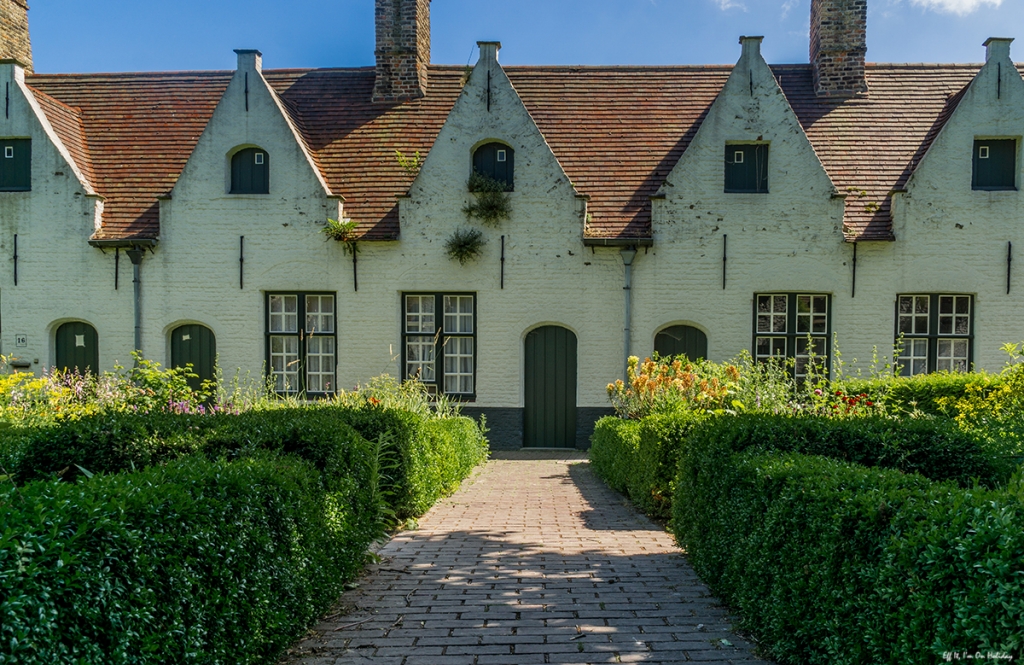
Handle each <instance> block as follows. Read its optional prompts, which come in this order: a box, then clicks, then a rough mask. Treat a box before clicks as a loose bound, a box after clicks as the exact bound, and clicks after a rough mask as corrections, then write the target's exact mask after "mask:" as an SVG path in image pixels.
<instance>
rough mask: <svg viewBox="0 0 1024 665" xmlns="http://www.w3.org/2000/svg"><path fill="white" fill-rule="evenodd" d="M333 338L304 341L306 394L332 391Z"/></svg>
mask: <svg viewBox="0 0 1024 665" xmlns="http://www.w3.org/2000/svg"><path fill="white" fill-rule="evenodd" d="M334 358H335V355H334V337H326V336H325V337H309V338H308V339H307V340H306V392H310V393H329V392H333V391H334V365H335V359H334Z"/></svg>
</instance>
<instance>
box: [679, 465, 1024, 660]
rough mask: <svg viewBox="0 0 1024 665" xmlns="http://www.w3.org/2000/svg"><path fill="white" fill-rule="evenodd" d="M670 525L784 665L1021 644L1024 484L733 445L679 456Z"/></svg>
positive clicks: (1016, 648) (1015, 648)
mask: <svg viewBox="0 0 1024 665" xmlns="http://www.w3.org/2000/svg"><path fill="white" fill-rule="evenodd" d="M673 513H674V515H673V529H674V532H675V535H676V537H677V539H678V540H679V542H680V544H681V545H683V546H684V547H685V548H686V549H687V553H688V557H689V560H690V562H691V563H692V564H693V566H694V568H695V569H696V570H697V572H698V573H699V574H700V576H701V578H702V579H703V580H704V581H705V582H706V583H708V585H709V586H710V587H711V588H712V590H713V591H714V592H715V593H716V594H718V595H719V596H720V597H721V598H722V600H724V601H725V602H726V603H727V604H729V605H731V606H733V607H735V608H736V609H738V610H739V611H740V613H741V615H742V617H743V619H742V625H743V627H744V628H745V629H747V630H749V631H751V633H752V634H754V635H755V636H756V637H757V639H758V641H759V642H760V643H761V644H762V646H763V648H764V649H765V650H766V652H767V654H768V655H770V656H771V657H772V658H774V659H776V660H777V661H778V662H780V663H794V664H795V663H814V664H816V663H829V664H830V665H832V664H839V665H844V664H853V663H858V664H862V663H863V664H869V663H870V664H874V663H893V664H896V663H932V662H939V661H940V660H941V654H943V652H956V651H959V652H964V651H967V652H970V653H972V654H973V653H975V652H976V651H981V652H982V653H991V654H995V653H998V652H1006V653H1008V654H1011V655H1013V656H1014V657H1020V655H1021V651H1022V649H1024V637H1022V636H1024V633H1022V631H1021V630H1020V626H1022V625H1024V584H1022V583H1021V574H1022V568H1021V561H1024V487H1022V483H1021V480H1020V477H1017V478H1016V480H1015V481H1014V482H1013V483H1011V485H1010V486H1009V488H1005V489H1001V490H985V489H982V488H973V489H962V488H959V487H957V486H956V485H954V484H952V483H935V482H931V481H928V480H927V479H925V478H923V477H921V476H919V475H916V474H912V475H906V474H903V473H900V472H898V471H894V470H887V469H877V468H875V469H872V468H865V467H862V466H859V465H855V464H849V463H844V462H840V461H837V460H834V459H827V458H823V457H815V456H805V455H800V454H795V453H784V454H765V453H764V452H762V451H760V450H756V449H751V450H747V451H745V452H743V453H741V454H731V453H730V452H729V451H728V449H727V448H726V447H724V446H719V447H712V448H705V449H703V450H700V451H696V452H694V451H691V453H690V454H687V455H685V456H683V458H682V460H681V464H680V475H679V478H678V480H677V485H676V501H675V502H674V505H673Z"/></svg>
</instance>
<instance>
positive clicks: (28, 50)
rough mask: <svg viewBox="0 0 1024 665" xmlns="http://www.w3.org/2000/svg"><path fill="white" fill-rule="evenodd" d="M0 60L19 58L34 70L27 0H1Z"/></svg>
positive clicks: (27, 69)
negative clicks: (29, 36)
mask: <svg viewBox="0 0 1024 665" xmlns="http://www.w3.org/2000/svg"><path fill="white" fill-rule="evenodd" d="M0 60H17V61H18V62H20V63H21V64H22V65H23V66H24V67H25V69H26V71H28V72H31V71H32V42H31V41H30V40H29V38H28V2H27V1H26V0H0Z"/></svg>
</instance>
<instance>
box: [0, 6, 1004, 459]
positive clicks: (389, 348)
mask: <svg viewBox="0 0 1024 665" xmlns="http://www.w3.org/2000/svg"><path fill="white" fill-rule="evenodd" d="M0 4H2V5H3V9H4V11H3V12H0V19H2V21H3V22H4V24H3V26H2V27H3V30H2V31H0V35H2V37H0V57H2V58H9V59H7V60H0V90H2V92H3V94H4V95H5V98H4V114H3V115H2V116H0V150H2V151H3V154H0V249H2V252H3V256H4V258H3V261H0V266H2V265H4V264H6V266H7V267H6V268H4V269H3V270H2V271H0V346H2V352H3V353H4V354H5V355H9V356H14V357H15V361H14V364H15V366H17V367H19V368H20V369H23V370H30V371H34V372H37V373H38V372H42V371H45V370H46V368H48V367H51V366H63V365H70V366H75V365H77V366H88V367H89V368H90V369H93V370H100V371H101V370H107V369H110V368H111V367H112V366H113V365H114V364H115V363H121V364H125V363H127V362H130V353H131V351H132V350H133V349H135V348H139V349H141V350H142V352H143V353H144V354H145V355H146V356H147V357H150V358H153V359H156V360H158V361H161V362H164V363H172V364H173V363H181V362H184V361H191V362H193V363H195V364H196V365H197V366H199V367H200V369H202V370H203V372H209V370H210V366H211V364H212V362H213V358H214V357H216V358H218V359H219V364H220V366H221V368H222V369H223V371H224V373H225V375H226V376H228V377H231V376H233V375H234V374H235V372H236V371H240V372H242V373H243V374H245V373H249V375H250V376H256V377H259V376H262V375H263V374H264V373H265V372H273V373H274V374H275V378H276V380H277V385H278V386H279V388H281V389H282V390H288V391H305V392H307V393H309V394H318V393H323V392H331V391H333V390H334V389H335V386H343V387H349V386H352V385H355V384H356V383H359V382H363V381H365V380H367V379H368V378H369V377H371V376H374V375H377V374H380V373H382V372H389V373H391V374H394V375H397V376H407V375H411V374H414V373H418V375H419V376H421V378H424V379H425V380H428V381H430V382H432V383H433V384H434V385H435V386H436V389H437V390H438V391H442V392H447V393H449V394H452V395H453V396H455V397H457V398H460V399H463V400H465V401H466V410H467V412H470V413H474V414H475V413H480V412H485V413H487V415H488V420H489V423H490V425H491V427H492V428H493V432H492V440H493V441H494V443H495V444H496V445H499V446H512V447H517V446H519V445H522V444H523V443H524V440H525V443H526V444H527V445H581V446H582V445H585V443H586V439H587V436H588V434H589V430H590V426H591V424H592V422H593V420H594V419H595V418H596V417H597V416H598V415H599V414H601V413H604V412H605V411H606V410H607V404H608V403H607V398H606V396H605V385H606V384H607V383H608V382H609V381H611V380H614V379H615V378H617V377H619V376H621V374H622V368H623V362H624V357H625V355H627V354H628V353H632V354H635V355H641V356H643V355H647V354H650V353H652V352H653V351H654V350H655V348H656V347H657V348H658V349H659V350H661V351H663V352H664V351H681V350H682V351H687V352H689V353H691V354H693V355H706V356H707V357H709V358H712V359H715V360H724V359H727V358H730V357H732V356H734V355H736V354H737V353H739V352H740V351H741V350H743V349H750V350H751V351H752V352H754V353H755V354H758V355H766V354H779V353H781V354H784V355H787V356H790V357H795V358H796V360H797V367H798V368H800V367H801V358H800V357H801V356H803V355H806V353H807V347H808V345H810V346H811V347H813V348H814V349H815V350H816V351H817V352H818V353H822V354H825V355H828V354H829V353H830V352H831V344H830V342H829V340H830V338H832V337H833V336H834V338H835V339H836V340H838V343H839V345H840V348H841V350H842V353H843V360H844V362H846V363H847V364H848V366H849V365H850V364H854V363H853V360H854V359H857V362H856V363H855V364H854V365H855V367H860V368H862V369H865V370H866V369H867V361H869V360H870V358H871V356H872V352H873V349H877V350H878V354H879V355H881V356H891V354H892V349H893V346H894V344H896V343H897V341H899V339H900V337H901V332H902V344H903V348H904V357H903V359H902V360H901V362H902V364H903V365H904V368H905V371H906V372H911V371H913V372H921V371H935V370H937V369H944V368H954V369H956V368H963V367H967V366H970V365H973V366H975V367H978V368H985V369H988V370H998V369H999V367H1000V366H1001V365H1002V363H1003V357H1002V355H1001V352H1000V351H999V347H1000V346H1001V345H1002V344H1003V343H1004V342H1008V341H1020V340H1021V339H1024V281H1022V280H1024V277H1022V276H1019V271H1018V270H1016V269H1015V268H1014V264H1013V262H1012V247H1013V245H1017V247H1024V204H1022V200H1021V193H1020V185H1021V171H1022V167H1021V163H1022V159H1021V143H1022V136H1024V81H1022V79H1021V75H1020V71H1019V69H1020V68H1019V67H1018V66H1017V65H1015V64H1014V63H1013V62H1012V61H1011V60H1010V54H1009V44H1010V40H1009V39H992V40H989V41H988V42H987V44H986V46H987V50H986V62H985V63H984V64H983V65H884V64H870V63H869V64H867V65H865V63H864V29H865V25H864V22H865V16H866V9H865V6H864V2H863V0H814V2H813V3H812V4H813V8H812V30H811V34H812V47H811V64H807V65H777V66H769V65H768V64H767V63H765V61H764V60H763V59H762V57H761V55H760V50H759V47H760V38H758V37H744V38H741V40H740V41H741V44H742V48H741V52H740V55H739V60H738V62H737V64H736V65H735V66H715V67H707V66H702V67H687V66H679V67H510V68H502V67H501V65H499V64H498V49H499V46H500V45H498V44H496V43H481V45H480V59H479V60H478V62H477V64H476V66H475V67H474V68H473V69H472V70H471V71H468V70H465V69H463V68H460V67H448V66H437V65H431V64H430V61H429V59H430V55H429V53H430V43H429V39H430V37H429V6H430V5H429V0H377V22H378V25H377V33H378V49H377V60H378V64H377V67H376V68H362V69H327V70H275V71H271V70H263V69H262V63H261V56H260V54H259V52H257V51H239V52H238V69H237V70H236V71H234V72H189V73H157V74H146V73H139V74H134V73H132V74H110V75H99V74H91V75H39V74H33V73H31V62H30V59H31V51H30V49H29V48H28V35H27V27H25V26H27V21H25V20H24V16H25V13H26V12H27V9H26V8H25V7H24V4H23V3H22V2H20V0H0ZM837 17H838V19H837ZM26 60H28V62H26ZM417 153H418V154H419V155H420V157H421V159H420V160H419V161H417V160H416V157H415V156H416V155H417ZM474 168H476V169H477V170H482V171H485V172H487V173H489V174H490V175H492V176H494V177H495V178H498V179H499V180H502V181H504V182H507V183H508V185H509V186H510V189H511V190H512V191H510V192H508V198H509V201H510V204H511V214H510V216H509V217H508V218H507V219H502V220H499V221H498V222H497V224H493V225H488V224H484V223H482V222H481V221H480V220H479V219H470V218H467V216H466V215H465V214H464V212H463V208H464V207H465V206H466V205H467V204H468V203H471V202H473V201H475V200H476V199H477V195H476V194H473V193H471V192H470V191H469V188H468V184H467V183H468V180H469V177H470V175H471V173H472V172H473V170H474ZM328 218H332V219H349V220H352V221H353V222H355V223H356V230H355V236H354V237H355V238H356V240H357V245H358V250H359V251H358V252H357V253H356V254H355V257H354V258H353V256H352V255H351V254H348V253H346V252H345V251H344V250H345V247H344V246H343V244H342V243H337V242H334V241H330V240H327V239H326V237H325V236H324V235H323V234H322V233H321V230H322V229H323V228H324V225H325V223H326V221H327V219H328ZM458 229H477V230H478V231H480V232H481V233H482V234H483V238H484V240H485V241H486V243H485V244H484V245H483V246H482V248H481V250H480V253H479V255H478V256H477V257H476V258H475V259H472V260H470V261H468V262H467V263H466V264H465V265H460V264H459V263H458V262H456V261H453V260H452V259H450V258H449V256H448V254H447V253H446V250H445V243H446V241H447V240H448V239H449V238H450V237H451V236H452V234H453V233H454V232H455V231H456V230H458ZM133 262H134V263H133ZM627 262H628V263H630V264H631V265H630V267H628V268H627V267H626V265H625V264H626V263H627ZM627 285H629V286H630V287H631V288H624V287H626V286H627ZM357 287H358V288H357ZM446 310H447V316H445V312H446ZM808 336H810V340H809V339H808ZM201 373H202V372H201Z"/></svg>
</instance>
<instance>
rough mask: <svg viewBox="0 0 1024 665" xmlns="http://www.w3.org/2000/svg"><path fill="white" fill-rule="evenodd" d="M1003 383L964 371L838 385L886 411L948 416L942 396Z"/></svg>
mask: <svg viewBox="0 0 1024 665" xmlns="http://www.w3.org/2000/svg"><path fill="white" fill-rule="evenodd" d="M1001 383H1002V379H1001V378H1000V376H999V375H994V374H984V373H970V374H968V373H963V372H936V373H934V374H919V375H917V376H913V377H884V378H874V379H843V380H842V381H840V382H837V384H836V388H839V389H842V390H844V391H845V392H847V393H849V394H854V395H858V394H860V393H866V394H867V395H868V396H869V397H870V398H871V399H872V400H873V401H875V402H878V403H881V404H883V405H884V407H885V410H886V412H887V413H890V414H893V415H897V414H913V413H915V412H921V413H925V414H929V415H948V413H949V409H948V408H943V406H942V405H941V402H942V400H943V399H950V398H952V399H957V398H960V397H963V396H964V395H966V394H967V392H968V390H969V389H972V388H977V389H979V390H980V391H981V392H982V393H983V394H987V393H988V392H990V391H991V390H993V389H994V388H996V387H998V386H999V385H1000V384H1001Z"/></svg>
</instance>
